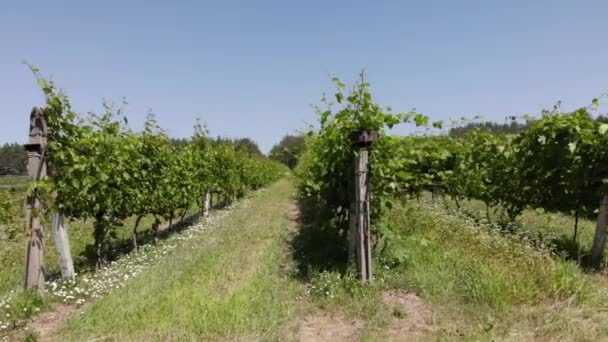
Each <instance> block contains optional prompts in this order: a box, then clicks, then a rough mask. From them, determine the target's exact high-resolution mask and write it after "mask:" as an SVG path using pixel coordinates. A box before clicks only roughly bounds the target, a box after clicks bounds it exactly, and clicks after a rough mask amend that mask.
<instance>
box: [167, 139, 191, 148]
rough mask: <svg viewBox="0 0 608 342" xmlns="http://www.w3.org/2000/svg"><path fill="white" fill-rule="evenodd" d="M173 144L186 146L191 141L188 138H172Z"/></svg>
mask: <svg viewBox="0 0 608 342" xmlns="http://www.w3.org/2000/svg"><path fill="white" fill-rule="evenodd" d="M170 141H171V144H173V146H175V147H184V146H186V145H188V144H189V143H190V139H188V138H171V140H170Z"/></svg>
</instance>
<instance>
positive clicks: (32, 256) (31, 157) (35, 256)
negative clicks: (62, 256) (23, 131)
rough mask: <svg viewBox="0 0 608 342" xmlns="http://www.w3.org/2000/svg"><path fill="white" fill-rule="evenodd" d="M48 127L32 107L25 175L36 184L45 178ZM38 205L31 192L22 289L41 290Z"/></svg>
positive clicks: (41, 231) (41, 241)
mask: <svg viewBox="0 0 608 342" xmlns="http://www.w3.org/2000/svg"><path fill="white" fill-rule="evenodd" d="M46 148H47V125H46V118H45V116H44V112H43V111H42V110H41V109H39V108H36V107H34V108H33V109H32V113H31V114H30V132H29V143H28V144H27V145H25V149H26V151H27V154H28V161H27V172H28V178H29V180H30V181H37V180H39V179H40V178H41V177H43V176H46V173H47V163H46ZM41 210H42V208H41V203H40V199H39V196H38V194H37V193H36V192H35V191H34V192H33V193H31V194H30V195H29V196H28V199H27V207H26V225H27V227H28V228H29V232H30V241H29V243H28V246H27V257H26V258H27V261H26V268H25V288H26V289H37V290H38V291H39V292H41V293H42V292H43V291H44V283H45V275H44V227H43V226H42V223H41V222H40V218H39V217H40V215H41V214H42V213H41Z"/></svg>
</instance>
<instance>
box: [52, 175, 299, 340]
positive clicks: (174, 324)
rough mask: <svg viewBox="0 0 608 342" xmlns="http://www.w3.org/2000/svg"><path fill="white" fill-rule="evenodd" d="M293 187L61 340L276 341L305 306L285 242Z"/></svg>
mask: <svg viewBox="0 0 608 342" xmlns="http://www.w3.org/2000/svg"><path fill="white" fill-rule="evenodd" d="M292 191H293V190H292V187H291V185H290V183H289V181H288V180H282V181H280V182H278V183H277V184H275V185H273V186H272V187H271V188H270V189H269V190H268V191H260V192H258V193H257V194H256V195H255V196H254V197H253V198H251V199H249V200H248V201H247V202H246V204H245V205H244V206H242V207H240V208H238V207H237V209H236V210H235V211H234V212H233V213H232V214H231V215H230V216H228V217H227V218H226V219H225V220H224V221H222V224H221V227H217V228H216V229H212V230H209V231H206V232H203V233H201V234H200V235H198V236H196V237H195V238H193V239H190V240H187V241H183V243H181V244H180V245H179V247H178V248H174V249H173V251H172V252H171V253H170V254H169V255H168V256H167V257H166V258H164V259H163V260H161V261H160V262H159V264H158V265H156V266H153V267H152V268H150V269H148V270H146V271H144V272H143V273H142V274H140V275H139V276H138V277H137V278H135V279H133V280H131V281H130V282H128V283H127V284H126V286H125V287H123V288H122V289H120V290H117V291H115V292H113V293H112V294H110V295H109V296H107V297H105V298H103V299H101V300H99V301H97V302H96V303H94V304H93V305H92V306H91V307H89V308H88V310H87V311H86V312H85V313H84V314H82V315H81V316H78V317H77V318H75V319H73V320H71V321H70V322H69V324H68V326H67V327H66V329H65V330H64V331H62V332H61V334H60V336H57V340H62V341H65V340H89V339H92V338H107V339H110V340H120V341H125V340H201V339H204V340H209V339H218V338H220V337H221V338H222V339H244V340H251V339H262V340H269V339H270V340H272V339H279V338H280V336H284V335H285V334H288V333H289V332H288V331H287V329H288V326H289V324H288V322H289V321H290V320H291V319H293V317H295V316H297V315H298V314H299V313H301V312H302V310H305V306H303V305H300V304H301V303H300V302H299V300H298V297H299V296H301V294H302V293H303V291H302V285H301V283H299V282H298V281H297V280H295V279H294V278H293V277H290V276H286V275H287V274H289V273H290V272H292V269H293V267H294V266H293V263H292V261H291V260H290V259H289V253H288V251H287V247H288V244H287V242H286V239H287V235H288V230H287V227H288V226H289V225H290V220H289V218H288V212H289V210H290V206H291V193H292Z"/></svg>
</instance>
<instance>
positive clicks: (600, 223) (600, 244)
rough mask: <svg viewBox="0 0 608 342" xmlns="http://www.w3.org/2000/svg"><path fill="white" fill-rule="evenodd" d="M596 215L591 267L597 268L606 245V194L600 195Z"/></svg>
mask: <svg viewBox="0 0 608 342" xmlns="http://www.w3.org/2000/svg"><path fill="white" fill-rule="evenodd" d="M598 209H599V210H598V213H597V223H596V225H595V237H594V239H593V248H592V250H591V265H592V266H593V267H595V268H599V267H600V265H601V262H602V255H603V253H604V246H605V245H606V225H607V224H608V194H606V193H604V194H602V199H601V201H600V207H599V208H598Z"/></svg>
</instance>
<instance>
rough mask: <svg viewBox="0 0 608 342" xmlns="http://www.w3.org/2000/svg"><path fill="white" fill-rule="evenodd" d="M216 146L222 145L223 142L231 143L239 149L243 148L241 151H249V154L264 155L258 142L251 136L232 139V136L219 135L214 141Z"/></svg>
mask: <svg viewBox="0 0 608 342" xmlns="http://www.w3.org/2000/svg"><path fill="white" fill-rule="evenodd" d="M214 144H215V146H218V145H222V144H229V145H232V146H234V147H235V148H236V149H237V150H241V151H245V152H247V153H249V155H251V156H254V155H257V156H262V155H263V154H262V151H260V147H259V146H258V144H257V143H256V142H255V141H253V139H250V138H236V139H231V138H222V137H217V139H215V141H214Z"/></svg>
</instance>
